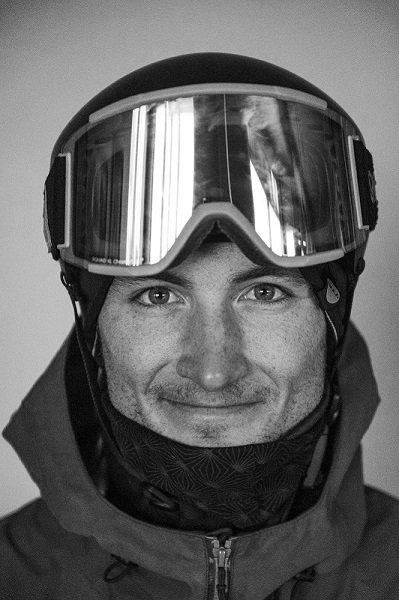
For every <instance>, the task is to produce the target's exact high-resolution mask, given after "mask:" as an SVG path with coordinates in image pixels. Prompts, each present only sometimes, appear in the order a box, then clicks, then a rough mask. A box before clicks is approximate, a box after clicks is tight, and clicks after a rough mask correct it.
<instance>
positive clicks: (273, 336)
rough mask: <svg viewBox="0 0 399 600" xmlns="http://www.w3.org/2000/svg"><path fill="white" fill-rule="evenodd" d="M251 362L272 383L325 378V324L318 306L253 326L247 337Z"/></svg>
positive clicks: (291, 312) (292, 312)
mask: <svg viewBox="0 0 399 600" xmlns="http://www.w3.org/2000/svg"><path fill="white" fill-rule="evenodd" d="M246 348H247V352H248V353H249V354H250V355H251V358H252V361H253V362H255V363H256V364H257V365H258V366H260V367H261V368H262V370H264V371H265V372H266V373H267V374H268V375H269V376H271V377H272V378H273V379H274V380H276V379H278V380H279V381H282V380H284V379H285V380H286V382H287V383H289V382H291V383H292V381H293V380H298V383H299V384H300V381H301V379H302V378H303V377H309V376H316V377H318V376H320V377H322V378H323V379H324V369H325V358H326V323H325V318H324V315H323V313H322V311H321V310H320V309H319V308H318V307H317V306H314V307H313V306H311V307H306V309H305V310H301V309H300V308H299V309H298V310H294V311H290V312H289V314H288V313H287V315H279V316H278V317H275V318H274V319H271V320H267V321H265V322H263V323H262V324H259V325H258V326H257V327H252V328H251V329H250V330H248V331H247V335H246Z"/></svg>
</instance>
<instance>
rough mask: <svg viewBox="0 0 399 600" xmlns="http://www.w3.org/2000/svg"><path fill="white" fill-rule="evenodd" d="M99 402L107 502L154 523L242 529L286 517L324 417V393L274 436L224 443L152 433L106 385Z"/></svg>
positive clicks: (248, 528)
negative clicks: (122, 408) (106, 440)
mask: <svg viewBox="0 0 399 600" xmlns="http://www.w3.org/2000/svg"><path fill="white" fill-rule="evenodd" d="M103 390H104V387H103ZM101 404H102V406H103V408H104V412H105V415H106V417H107V420H108V425H107V428H109V434H110V435H109V436H108V437H110V438H113V440H114V444H115V446H116V448H108V461H109V475H108V481H109V490H108V494H107V497H108V499H109V500H110V501H111V502H113V503H114V504H116V505H117V506H118V507H119V508H121V509H122V510H124V511H125V512H127V513H128V514H131V515H132V516H134V517H136V518H139V519H141V520H145V521H147V522H150V523H153V524H157V525H162V526H166V527H173V528H178V529H185V530H191V531H194V530H195V531H204V532H210V531H215V530H218V529H222V528H229V529H231V530H232V531H234V532H240V531H252V530H255V529H258V528H260V527H267V526H272V525H276V524H278V523H281V522H283V521H284V520H286V519H287V516H288V514H289V512H290V510H291V507H292V504H293V501H294V499H295V496H296V493H297V491H298V488H299V486H300V484H301V482H302V480H303V479H304V477H305V476H306V471H307V468H308V466H309V464H310V461H311V459H312V455H313V452H314V449H315V445H316V443H317V441H318V439H319V438H320V436H321V434H322V432H323V430H324V427H325V424H326V412H327V411H326V407H327V404H328V394H325V396H324V397H323V399H322V401H321V402H320V403H319V405H318V407H317V408H316V409H315V410H314V411H313V413H311V414H310V415H309V416H308V417H306V418H305V419H304V420H303V421H302V422H301V423H299V424H298V425H297V426H295V427H294V428H293V429H291V430H290V431H289V432H287V433H286V434H285V435H284V436H283V437H281V438H279V439H278V440H276V441H273V442H267V443H263V444H250V445H246V446H236V447H226V448H214V447H211V448H208V447H195V446H188V445H185V444H181V443H179V442H176V441H174V440H171V439H168V438H166V437H164V436H162V435H159V434H158V433H154V432H153V431H150V430H149V429H147V428H146V427H143V426H142V425H139V424H138V423H136V422H134V421H132V420H131V419H129V418H127V417H126V416H124V415H123V414H121V413H120V412H119V411H118V410H116V409H115V407H114V406H113V405H112V404H111V402H110V400H109V398H108V394H107V392H105V391H103V393H102V398H101ZM114 444H113V443H111V444H108V445H109V446H113V445H114Z"/></svg>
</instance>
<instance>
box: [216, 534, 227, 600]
mask: <svg viewBox="0 0 399 600" xmlns="http://www.w3.org/2000/svg"><path fill="white" fill-rule="evenodd" d="M212 546H213V549H212V554H213V556H214V563H215V598H216V600H227V597H228V592H229V571H230V554H231V540H225V542H224V544H223V543H221V542H220V541H219V540H218V539H217V538H214V539H213V540H212Z"/></svg>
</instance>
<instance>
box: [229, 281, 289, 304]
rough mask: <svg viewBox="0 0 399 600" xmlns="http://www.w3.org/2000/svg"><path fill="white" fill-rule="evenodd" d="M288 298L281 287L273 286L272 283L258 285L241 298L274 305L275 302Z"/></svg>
mask: <svg viewBox="0 0 399 600" xmlns="http://www.w3.org/2000/svg"><path fill="white" fill-rule="evenodd" d="M286 297H287V294H286V293H285V292H283V290H282V289H280V288H279V287H277V286H275V285H272V284H271V283H258V284H257V285H254V286H253V287H252V288H251V289H250V290H248V291H247V292H245V294H243V295H242V296H241V297H240V300H252V301H253V302H262V303H265V304H267V303H270V304H272V303H274V302H280V301H282V300H284V299H285V298H286Z"/></svg>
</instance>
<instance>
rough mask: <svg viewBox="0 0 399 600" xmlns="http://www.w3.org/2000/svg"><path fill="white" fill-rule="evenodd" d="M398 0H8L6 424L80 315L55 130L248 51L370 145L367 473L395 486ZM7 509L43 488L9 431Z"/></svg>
mask: <svg viewBox="0 0 399 600" xmlns="http://www.w3.org/2000/svg"><path fill="white" fill-rule="evenodd" d="M398 6H399V5H398V3H397V0H379V1H378V2H376V1H375V0H370V1H367V0H363V1H361V0H347V1H346V2H345V1H343V0H336V1H335V2H331V0H297V1H295V0H288V1H285V2H284V0H280V1H279V2H277V1H268V0H232V1H229V2H227V1H226V0H224V1H221V0H219V1H217V0H215V1H214V2H211V1H210V0H202V1H201V2H198V0H173V1H172V2H167V1H166V0H164V1H161V0H145V1H144V0H143V1H142V2H141V1H140V2H139V1H134V0H110V1H109V2H105V1H100V0H85V1H84V2H80V1H71V0H64V1H61V0H60V1H58V2H56V1H55V0H53V1H51V2H50V1H47V2H46V1H38V0H36V1H35V0H32V1H30V2H22V1H21V0H9V1H7V0H2V1H1V0H0V56H1V64H0V82H1V84H0V94H1V98H0V111H1V118H0V128H1V135H0V140H1V150H0V152H1V160H0V170H1V173H0V181H1V185H0V211H1V218H0V244H1V258H2V260H1V283H0V291H1V311H0V323H1V341H2V343H1V350H0V352H1V354H0V356H1V363H0V372H1V387H2V393H1V396H2V399H1V404H0V411H1V412H0V426H1V428H2V427H3V426H4V425H5V424H6V422H7V421H8V418H9V415H10V414H11V413H12V412H13V411H14V410H15V409H16V408H17V406H18V405H19V403H20V401H21V399H22V398H23V396H24V395H25V394H26V393H27V391H28V390H29V388H30V387H31V385H32V384H33V383H34V381H35V380H36V379H37V377H38V376H39V375H40V373H41V372H42V371H43V369H44V368H45V367H46V366H47V364H48V362H49V361H50V359H51V358H52V356H53V354H54V353H55V351H56V350H57V348H58V347H59V345H60V344H61V342H62V340H63V338H64V337H65V336H66V334H67V333H68V331H69V329H70V327H71V325H72V320H73V318H72V308H71V306H70V304H69V300H68V298H67V295H66V293H65V292H64V289H63V288H62V286H61V285H60V283H59V275H58V266H57V264H56V263H53V261H52V260H51V258H50V257H48V256H47V254H46V247H45V244H44V241H43V237H42V222H41V212H42V189H43V182H44V180H45V177H46V175H47V169H48V164H49V158H50V153H51V149H52V146H53V144H54V142H55V140H56V138H57V137H58V135H59V133H60V132H61V130H62V129H63V127H64V126H65V125H66V123H67V122H68V121H69V119H70V118H71V117H72V116H73V115H74V114H75V112H76V111H77V110H78V109H80V108H81V106H83V104H84V103H85V102H86V101H88V100H89V99H90V98H91V97H92V96H93V95H94V94H96V93H97V92H99V91H100V90H101V89H103V88H104V87H105V86H107V85H108V84H110V83H112V82H113V81H114V80H116V79H117V78H119V77H121V76H122V75H125V74H126V73H128V72H130V71H132V70H134V69H136V68H138V67H140V66H142V65H144V64H147V63H149V62H152V61H155V60H158V59H161V58H165V57H168V56H172V55H176V54H182V53H186V52H196V51H225V52H235V53H239V54H248V55H251V56H254V57H259V58H262V59H264V60H268V61H270V62H274V63H276V64H278V65H280V66H282V67H285V68H287V69H290V70H292V71H294V72H296V73H298V74H299V75H301V76H303V77H305V78H306V79H309V80H310V81H311V82H313V83H314V84H316V85H317V86H319V87H321V88H322V89H323V90H324V91H325V92H327V93H328V94H330V95H331V96H332V97H333V98H334V99H335V100H337V101H338V102H339V103H340V104H341V105H342V106H343V107H344V108H345V109H346V110H347V112H349V114H350V115H351V116H352V117H353V118H354V119H355V121H356V122H357V123H358V125H359V127H360V128H361V130H362V131H363V133H364V136H365V138H366V141H367V142H368V146H369V148H370V149H371V151H372V153H373V155H374V160H375V168H376V175H377V186H378V187H377V191H378V196H379V201H380V222H379V227H378V229H377V231H376V232H375V234H374V235H373V236H372V239H371V242H370V244H369V248H368V253H367V257H368V260H367V269H366V273H365V274H364V275H363V277H362V279H361V283H360V285H359V287H358V291H357V295H356V302H355V307H354V311H353V317H354V321H355V322H356V324H357V325H358V326H359V327H360V329H361V330H362V331H363V333H364V334H365V336H366V339H367V342H368V344H369V348H370V352H371V355H372V357H373V361H374V366H375V371H376V376H377V379H378V382H379V389H380V393H381V397H382V405H381V407H380V409H379V411H378V414H377V418H376V419H375V421H374V423H373V425H372V427H371V429H370V431H369V433H368V434H367V436H366V439H365V443H364V455H365V476H366V480H367V481H368V482H370V483H372V484H374V485H377V486H380V487H382V488H384V489H386V490H388V491H390V492H391V493H393V494H395V495H399V466H398V465H399V444H398V439H399V401H398V396H399V394H398V392H399V364H398V354H399V335H398V334H399V331H398V330H399V326H398V322H399V319H398V317H399V303H398V290H399V274H398V258H397V254H398V237H399V236H398V224H399V203H398V178H397V173H398V164H399V162H398V158H399V150H398V146H399V144H398V123H399V76H398V65H399V61H398V56H399V53H398V50H399V41H398V33H399V8H398ZM0 462H1V465H0V472H1V479H2V483H1V485H0V514H2V513H6V512H8V511H10V510H12V509H13V508H16V507H17V506H19V505H21V504H22V503H25V502H27V501H28V500H29V499H31V498H32V497H34V496H35V495H37V489H36V487H35V485H34V484H33V483H32V482H31V480H30V479H29V476H28V475H27V474H26V472H25V471H24V468H23V467H22V465H21V464H20V462H19V460H18V458H17V456H16V455H15V454H14V452H13V451H12V450H11V448H9V447H8V445H7V444H6V443H5V442H4V440H1V441H0Z"/></svg>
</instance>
